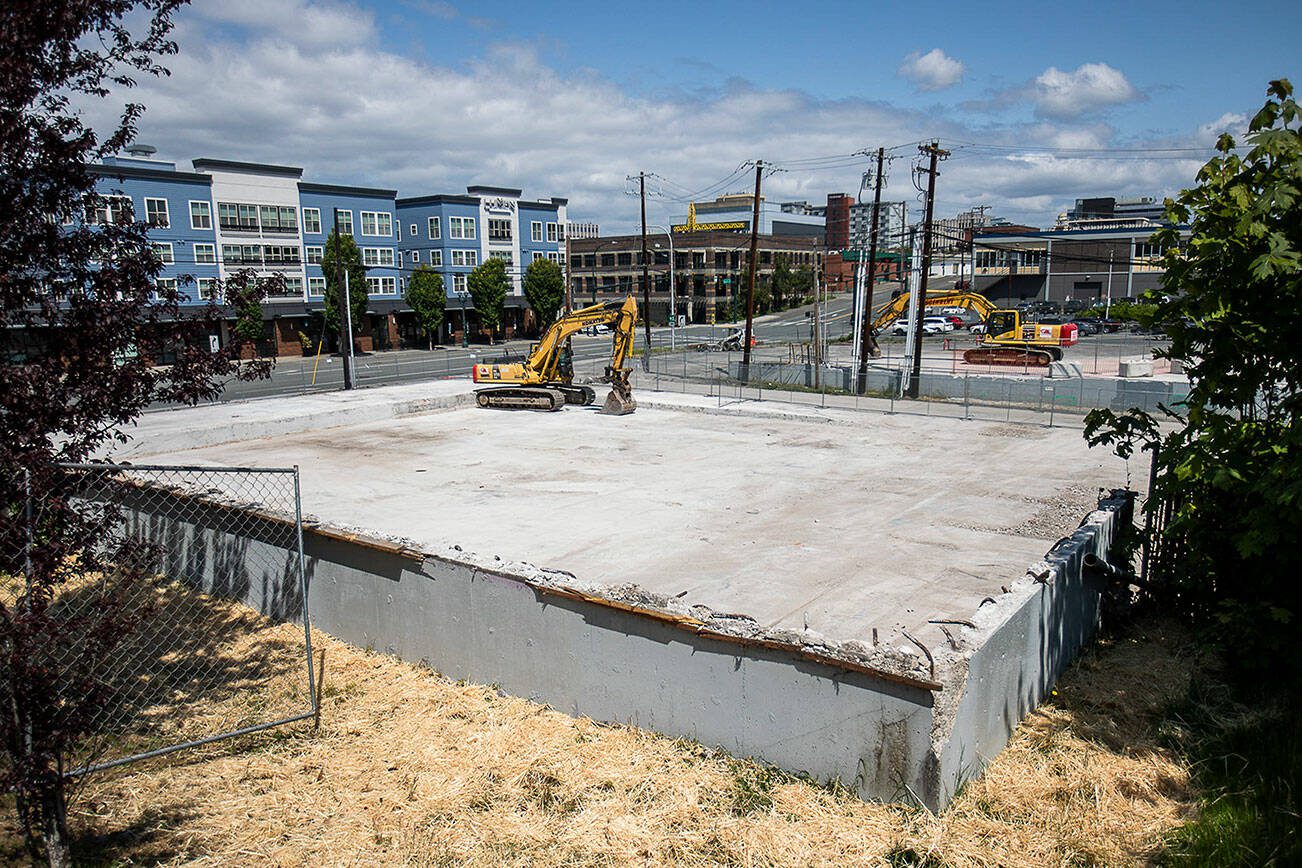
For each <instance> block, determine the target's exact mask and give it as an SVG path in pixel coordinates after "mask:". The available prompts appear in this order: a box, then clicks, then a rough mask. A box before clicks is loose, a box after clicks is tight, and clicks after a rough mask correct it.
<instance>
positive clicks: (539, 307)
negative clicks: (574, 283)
mask: <svg viewBox="0 0 1302 868" xmlns="http://www.w3.org/2000/svg"><path fill="white" fill-rule="evenodd" d="M524 297H525V300H526V301H528V302H529V306H530V307H531V308H533V310H534V313H536V314H538V327H539V328H541V329H543V330H544V331H545V330H546V329H547V328H548V327H549V326H551V324H552V323H554V322H556V315H557V314H558V313H559V312H560V309H561V305H563V304H564V303H565V275H564V274H562V273H561V267H560V265H558V264H557V263H555V262H552V261H551V260H550V259H535V260H534V261H533V262H530V263H529V267H528V268H527V269H525V272H524Z"/></svg>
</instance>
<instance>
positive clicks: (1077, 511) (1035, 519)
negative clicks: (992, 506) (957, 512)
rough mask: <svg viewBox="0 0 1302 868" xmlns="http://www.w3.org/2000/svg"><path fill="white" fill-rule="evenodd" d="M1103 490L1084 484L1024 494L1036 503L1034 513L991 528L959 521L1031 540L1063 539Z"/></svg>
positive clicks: (1028, 499)
mask: <svg viewBox="0 0 1302 868" xmlns="http://www.w3.org/2000/svg"><path fill="white" fill-rule="evenodd" d="M1099 496H1100V490H1099V489H1097V488H1088V487H1086V486H1083V485H1067V486H1064V487H1062V488H1060V489H1058V490H1057V491H1056V492H1054V493H1053V494H1052V495H1050V496H1049V497H1023V498H1021V500H1022V501H1023V502H1024V503H1032V504H1035V506H1036V509H1035V512H1033V513H1032V514H1031V516H1030V517H1029V518H1027V519H1025V520H1023V521H1021V522H1018V523H1017V524H1013V525H1004V526H999V527H992V526H990V525H985V524H960V525H958V527H965V528H968V529H969V530H983V531H987V532H990V533H999V534H1007V535H1009V536H1021V537H1031V538H1032V539H1052V540H1056V539H1061V538H1062V537H1064V536H1066V535H1067V534H1069V533H1071V532H1072V531H1073V530H1075V528H1076V526H1077V525H1079V524H1080V521H1081V519H1082V518H1084V517H1085V516H1087V515H1089V514H1090V513H1091V512H1093V511H1094V509H1095V508H1096V507H1097V505H1098V500H1099Z"/></svg>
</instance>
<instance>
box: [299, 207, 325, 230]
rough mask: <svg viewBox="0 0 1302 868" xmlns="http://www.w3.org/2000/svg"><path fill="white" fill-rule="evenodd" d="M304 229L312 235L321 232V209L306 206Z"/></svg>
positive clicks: (304, 210)
mask: <svg viewBox="0 0 1302 868" xmlns="http://www.w3.org/2000/svg"><path fill="white" fill-rule="evenodd" d="M303 231H304V232H308V233H311V234H312V235H320V234H321V209H320V208H304V209H303Z"/></svg>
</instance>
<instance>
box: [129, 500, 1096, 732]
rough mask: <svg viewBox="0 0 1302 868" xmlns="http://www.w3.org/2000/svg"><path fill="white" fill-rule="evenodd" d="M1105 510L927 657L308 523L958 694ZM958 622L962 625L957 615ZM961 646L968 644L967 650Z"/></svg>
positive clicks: (733, 639)
mask: <svg viewBox="0 0 1302 868" xmlns="http://www.w3.org/2000/svg"><path fill="white" fill-rule="evenodd" d="M134 484H137V485H151V486H152V487H155V488H166V489H167V490H168V493H170V494H173V495H174V496H180V497H196V498H198V499H201V500H203V501H205V502H206V503H209V504H211V505H214V506H219V507H222V508H228V509H238V510H241V511H244V512H246V513H251V514H254V515H257V516H259V517H261V518H263V519H266V520H271V521H278V522H291V523H292V521H293V517H292V516H289V515H285V514H281V513H277V512H274V511H271V510H267V509H265V508H263V507H262V506H261V505H259V504H254V503H247V502H238V501H228V500H225V499H223V498H221V497H220V496H215V494H214V492H212V491H204V492H193V491H185V490H184V489H181V488H175V487H163V486H158V485H157V484H155V483H142V482H140V481H134ZM1107 515H1108V510H1107V509H1105V508H1104V507H1103V501H1101V502H1100V508H1099V509H1096V510H1094V511H1093V512H1091V513H1090V514H1089V515H1088V516H1087V517H1086V518H1085V520H1084V521H1083V522H1082V523H1081V525H1080V527H1079V528H1078V529H1077V530H1076V531H1075V532H1074V534H1073V536H1072V537H1068V538H1065V539H1064V540H1063V541H1060V543H1059V544H1058V545H1057V546H1055V547H1054V549H1052V550H1051V551H1050V552H1049V553H1048V554H1046V560H1044V561H1040V562H1038V563H1036V564H1033V565H1032V566H1031V568H1030V569H1028V570H1027V572H1026V574H1025V575H1024V576H1023V577H1022V578H1020V579H1017V580H1015V581H1013V582H1011V583H1010V585H1008V586H1007V588H1008V590H1007V592H1006V593H1003V594H1001V598H1002V599H1001V598H994V597H992V598H989V599H991V600H993V601H994V605H982V606H980V607H978V609H977V611H976V612H975V613H974V614H973V616H972V618H971V619H970V621H969V622H968V623H969V624H971V626H968V625H966V624H963V625H961V629H962V632H960V634H959V637H960V639H961V644H960V643H959V642H958V641H957V640H951V641H952V642H954V643H955V644H959V647H958V648H957V649H955V648H951V647H950V646H949V645H948V644H939V645H936V646H934V647H933V646H928V645H925V644H923V643H921V642H919V641H918V640H916V639H913V638H912V637H911V636H907V635H906V637H905V638H907V639H909V640H910V641H912V642H914V643H915V644H916V645H918V647H919V649H920V650H921V651H922V654H923V656H924V657H925V658H926V659H925V661H924V660H922V659H920V658H919V657H918V656H917V655H915V654H910V653H907V652H905V651H902V650H900V649H898V648H895V647H892V646H889V645H886V644H882V645H878V646H875V647H870V646H867V645H865V644H864V643H862V642H860V641H858V640H854V639H851V640H845V641H841V642H835V641H831V640H828V639H827V638H826V637H824V636H822V635H821V634H818V633H816V632H815V631H811V630H804V631H797V630H790V629H768V628H764V627H762V626H761V625H760V624H759V623H758V622H757V621H756V620H755V619H754V618H751V617H750V616H748V615H744V614H736V613H729V612H719V611H715V610H713V609H710V608H709V607H708V606H704V605H700V604H697V605H692V606H687V605H686V604H683V603H682V602H680V601H679V600H677V599H676V598H673V597H667V596H664V595H661V594H654V593H650V592H647V591H645V590H644V589H642V588H640V587H639V586H637V585H632V584H625V585H601V584H592V583H586V582H582V581H580V580H579V579H578V577H576V576H574V574H572V573H569V572H567V571H564V570H556V569H549V568H545V567H539V566H536V565H534V564H531V563H528V562H523V561H503V560H501V559H500V558H498V557H496V556H492V557H491V559H490V557H489V556H485V555H480V554H477V553H473V552H467V551H464V550H462V549H461V548H460V547H459V546H455V545H449V546H444V547H442V549H441V550H437V551H434V550H430V549H429V548H428V547H426V545H424V544H421V543H417V542H415V541H414V540H410V539H406V538H403V537H396V536H388V535H384V534H380V533H377V532H375V531H373V530H370V529H367V528H352V527H346V526H336V525H331V524H327V523H325V522H321V521H319V520H317V519H315V518H314V517H312V516H304V517H303V529H304V531H305V532H309V533H314V534H317V535H319V536H322V537H326V538H331V539H336V540H340V541H343V542H348V543H350V544H353V545H357V546H361V547H364V548H371V549H374V550H377V551H381V552H385V553H388V554H393V555H397V556H399V557H402V558H404V559H408V560H417V561H426V560H434V561H440V562H443V563H446V564H450V565H455V566H462V567H466V568H468V569H470V570H471V571H472V573H483V574H486V575H492V576H496V577H498V578H501V579H505V580H508V581H514V582H519V583H521V584H525V585H528V586H529V587H531V588H533V589H535V590H536V591H537V592H539V593H541V594H544V595H551V596H559V597H565V598H568V599H574V600H581V601H584V602H588V603H591V604H594V605H599V606H604V607H606V608H610V609H616V610H619V611H624V612H629V613H633V614H637V615H640V616H642V617H646V618H651V619H654V620H657V621H661V622H663V623H666V624H669V625H672V626H674V627H676V628H678V629H681V630H686V631H689V632H692V633H695V634H697V635H700V636H704V637H709V638H713V639H717V640H719V641H724V642H730V643H733V644H737V645H742V646H752V647H764V648H768V649H772V650H778V651H785V652H787V653H791V654H794V655H796V656H798V657H800V658H802V659H805V660H809V661H812V662H817V663H821V664H824V665H827V666H832V667H835V668H840V669H844V670H847V671H853V672H859V673H862V674H865V675H870V676H873V677H877V678H881V679H883V680H886V681H891V682H894V683H897V684H902V685H906V686H910V687H916V688H920V689H925V690H929V691H932V692H935V693H939V692H942V691H944V690H945V689H946V687H947V686H948V687H949V688H950V691H951V693H953V692H955V688H956V687H957V688H961V686H962V685H963V684H964V681H965V679H966V674H967V665H966V661H967V657H968V656H970V654H971V653H972V649H974V648H979V647H980V645H981V644H982V642H983V641H984V639H985V638H986V637H988V636H989V635H990V634H991V633H992V632H993V631H995V630H997V629H998V628H999V627H1000V626H1001V625H1002V624H1003V623H1004V622H1005V621H1006V620H1007V619H1008V618H1011V617H1012V616H1013V615H1014V614H1015V613H1016V612H1017V611H1018V610H1019V609H1020V608H1021V607H1022V606H1023V605H1024V604H1025V603H1026V601H1027V600H1028V599H1029V598H1030V597H1031V596H1033V595H1034V594H1035V593H1036V592H1037V588H1038V587H1039V586H1040V585H1041V584H1042V583H1051V582H1052V581H1054V576H1055V575H1056V573H1057V572H1058V571H1059V569H1060V567H1056V566H1054V565H1053V564H1052V563H1050V561H1051V560H1052V559H1053V558H1054V552H1055V551H1057V550H1058V549H1059V548H1060V547H1061V546H1062V544H1063V543H1065V542H1068V541H1069V540H1071V539H1073V538H1074V537H1075V536H1077V535H1079V534H1081V532H1082V529H1085V528H1087V527H1089V526H1091V525H1092V524H1096V523H1098V522H1099V521H1101V520H1103V519H1104V518H1106V516H1107ZM1101 554H1106V552H1102V553H1101ZM956 626H960V625H958V624H957V622H956ZM963 646H967V650H966V651H964V648H963ZM942 704H943V703H942ZM942 718H943V715H941V716H938V720H941V719H942Z"/></svg>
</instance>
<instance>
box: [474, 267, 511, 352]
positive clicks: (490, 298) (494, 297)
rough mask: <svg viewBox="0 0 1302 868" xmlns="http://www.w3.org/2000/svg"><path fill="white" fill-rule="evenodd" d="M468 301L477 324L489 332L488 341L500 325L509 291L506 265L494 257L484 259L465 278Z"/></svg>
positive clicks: (509, 285) (509, 283)
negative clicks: (473, 311) (473, 307)
mask: <svg viewBox="0 0 1302 868" xmlns="http://www.w3.org/2000/svg"><path fill="white" fill-rule="evenodd" d="M466 288H467V289H468V290H469V291H470V300H471V301H472V302H474V305H475V311H476V312H477V313H478V314H479V324H480V325H481V326H483V327H485V328H487V329H488V331H489V337H490V339H491V338H492V337H494V336H496V334H497V329H498V328H499V327H500V326H501V325H502V315H503V306H504V304H505V302H506V294H507V293H508V292H510V290H511V279H510V278H509V277H507V276H506V263H505V262H503V261H502V260H501V259H498V258H497V257H496V256H490V257H489V258H488V259H485V260H484V261H483V262H481V263H480V264H479V265H478V266H476V268H475V270H474V271H472V272H470V276H469V277H467V278H466Z"/></svg>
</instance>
